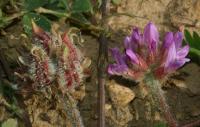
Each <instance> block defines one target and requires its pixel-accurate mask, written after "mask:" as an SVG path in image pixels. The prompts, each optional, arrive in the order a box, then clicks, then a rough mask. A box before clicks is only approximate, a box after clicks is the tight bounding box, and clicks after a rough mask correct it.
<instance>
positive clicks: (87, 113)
mask: <svg viewBox="0 0 200 127" xmlns="http://www.w3.org/2000/svg"><path fill="white" fill-rule="evenodd" d="M111 11H112V12H119V13H126V15H129V16H115V17H111V18H110V19H109V25H110V27H111V29H112V30H113V35H112V37H111V40H110V41H109V47H115V46H121V45H122V43H123V39H124V37H125V35H126V34H127V33H129V31H130V29H131V28H132V26H138V27H140V28H141V29H143V27H144V26H145V24H147V23H148V22H149V20H150V21H152V22H154V23H155V24H156V25H157V26H158V28H159V31H160V33H161V37H163V33H164V32H166V31H169V30H170V31H176V30H178V28H179V27H180V26H182V25H185V26H186V27H187V28H188V29H189V30H191V31H192V30H196V31H199V29H200V21H199V19H200V13H199V12H200V1H199V0H122V2H121V3H120V5H119V6H117V7H116V6H113V7H112V8H111ZM134 16H138V17H134ZM16 29H18V31H16ZM21 31H22V27H21V25H19V24H18V25H16V26H14V27H12V28H10V29H7V31H6V32H7V37H6V38H5V37H4V38H1V40H0V41H1V42H6V43H0V44H1V47H4V48H6V49H7V50H6V52H8V53H5V54H12V55H10V56H12V57H10V56H8V57H6V58H7V59H8V61H11V62H13V63H15V62H16V61H17V60H18V58H17V57H16V56H17V54H16V52H18V50H21V49H20V47H23V46H25V47H26V46H28V44H26V41H25V42H24V43H22V44H25V45H23V46H20V44H21V43H20V42H21V41H22V40H23V41H24V40H26V39H24V38H23V36H22V37H19V35H21ZM13 36H14V37H18V40H16V39H14V38H13ZM83 39H84V42H83V47H80V48H81V50H82V52H83V53H84V54H85V56H87V57H89V58H91V60H92V65H91V67H90V69H91V72H92V74H91V77H90V78H88V79H87V80H86V82H85V87H84V88H83V89H82V90H81V91H80V92H79V93H78V94H77V96H78V97H77V98H78V107H79V109H80V112H81V116H82V119H83V123H84V125H85V127H95V126H96V123H97V119H98V117H97V77H96V74H97V71H96V65H97V54H98V41H97V39H96V38H95V37H93V36H91V35H87V34H84V33H83ZM4 44H6V45H4ZM199 75H200V67H199V65H197V64H196V63H193V62H190V63H188V64H187V65H186V66H184V67H183V68H181V69H180V70H179V71H178V72H177V74H175V75H173V76H172V77H170V78H169V80H167V82H166V83H165V84H164V85H163V89H164V91H165V94H166V96H167V101H168V103H169V105H170V108H171V111H172V112H173V114H174V115H175V116H176V118H177V119H178V120H179V121H181V122H186V121H188V120H189V121H190V120H195V119H198V118H200V101H199V100H200V78H199ZM148 93H149V91H148V90H147V89H146V88H145V87H144V84H138V83H135V82H133V81H128V80H125V79H123V78H121V77H108V78H107V85H106V105H105V108H106V126H108V127H153V126H154V125H155V124H157V123H160V122H163V121H164V118H163V116H162V114H160V113H159V112H157V111H151V108H150V103H149V100H148ZM75 96H76V95H75ZM82 97H84V98H83V99H82ZM0 100H1V105H0V121H3V120H5V118H10V119H8V120H11V121H14V123H16V124H17V121H16V119H15V115H14V116H13V114H12V113H9V112H8V111H7V110H8V107H9V105H7V106H8V107H6V106H5V105H6V101H5V99H4V98H1V99H0ZM51 101H52V100H51ZM51 101H50V100H45V98H43V95H33V96H32V97H30V98H29V99H27V100H26V101H25V105H26V107H27V108H26V109H27V110H28V113H29V114H31V116H30V120H31V122H32V125H33V127H56V126H58V127H61V126H67V127H69V126H71V125H70V123H68V122H69V121H66V117H67V116H66V114H65V113H63V109H64V106H63V105H62V104H60V103H59V102H58V103H57V106H55V105H53V103H52V102H51ZM3 103H5V105H4V104H3ZM44 104H45V105H46V106H45V105H44ZM58 123H59V124H58ZM18 124H20V122H18Z"/></svg>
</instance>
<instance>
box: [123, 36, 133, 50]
mask: <svg viewBox="0 0 200 127" xmlns="http://www.w3.org/2000/svg"><path fill="white" fill-rule="evenodd" d="M131 41H132V40H131V37H129V36H127V37H126V38H125V40H124V47H125V49H129V48H130V49H132V42H131Z"/></svg>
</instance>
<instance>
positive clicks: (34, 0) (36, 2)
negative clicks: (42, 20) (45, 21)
mask: <svg viewBox="0 0 200 127" xmlns="http://www.w3.org/2000/svg"><path fill="white" fill-rule="evenodd" d="M47 3H48V0H25V3H24V4H25V9H26V10H29V11H32V10H34V9H36V8H39V7H42V6H44V5H45V4H47Z"/></svg>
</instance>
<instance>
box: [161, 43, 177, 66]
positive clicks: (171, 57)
mask: <svg viewBox="0 0 200 127" xmlns="http://www.w3.org/2000/svg"><path fill="white" fill-rule="evenodd" d="M175 60H176V47H175V44H174V42H172V43H171V45H170V46H169V47H168V49H166V50H165V61H164V65H165V67H166V68H167V67H168V66H170V64H171V63H172V62H174V61H175Z"/></svg>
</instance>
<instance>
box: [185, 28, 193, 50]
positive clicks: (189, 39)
mask: <svg viewBox="0 0 200 127" xmlns="http://www.w3.org/2000/svg"><path fill="white" fill-rule="evenodd" d="M184 34H185V39H186V41H187V42H188V43H189V45H190V46H191V47H194V46H195V44H194V40H193V37H192V35H191V34H190V32H189V31H188V30H186V29H185V31H184Z"/></svg>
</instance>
